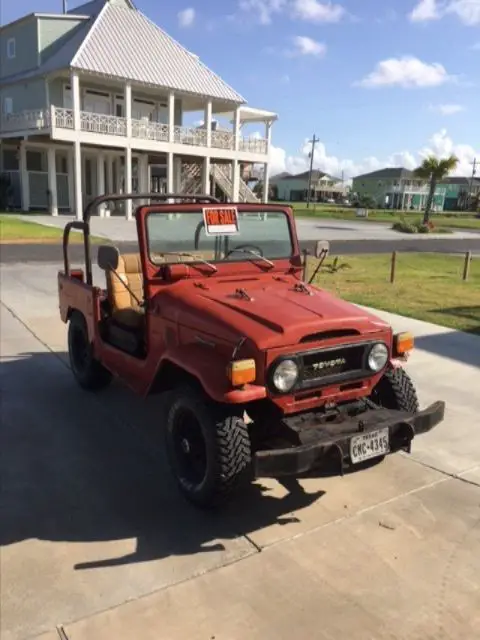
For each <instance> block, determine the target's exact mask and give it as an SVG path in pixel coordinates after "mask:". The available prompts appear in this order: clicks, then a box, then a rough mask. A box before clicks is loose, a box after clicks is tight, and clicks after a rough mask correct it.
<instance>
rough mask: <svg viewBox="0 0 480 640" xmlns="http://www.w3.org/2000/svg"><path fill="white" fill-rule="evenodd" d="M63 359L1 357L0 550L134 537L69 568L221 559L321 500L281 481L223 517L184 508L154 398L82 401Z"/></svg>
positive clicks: (117, 391)
mask: <svg viewBox="0 0 480 640" xmlns="http://www.w3.org/2000/svg"><path fill="white" fill-rule="evenodd" d="M64 356H65V354H56V355H54V354H50V353H27V354H22V355H21V356H18V357H16V358H17V359H8V358H3V359H2V360H3V361H2V367H1V374H0V379H1V387H2V426H1V429H0V451H1V456H2V492H1V504H0V545H2V546H5V545H11V544H14V543H18V542H21V541H24V540H28V539H32V538H36V539H39V540H45V541H59V542H85V543H88V542H98V541H120V540H128V539H132V538H136V540H137V542H136V550H135V552H134V553H128V554H126V555H122V556H121V557H116V558H115V557H113V558H104V559H95V560H93V561H92V557H91V555H87V556H86V557H85V562H77V563H75V566H74V568H75V569H77V570H84V569H89V568H90V569H93V568H98V567H106V566H118V565H125V564H132V563H140V562H148V561H151V560H158V559H160V558H165V557H168V556H175V555H189V554H195V553H199V552H205V551H206V552H210V551H222V550H223V549H225V545H224V542H226V541H228V540H235V539H238V538H239V537H240V536H244V535H248V534H249V533H251V532H253V531H256V530H258V529H261V528H263V527H267V526H270V525H272V524H274V523H279V524H285V523H287V522H291V521H292V519H293V520H295V518H296V516H292V513H295V512H298V511H299V510H301V509H303V508H305V507H307V506H309V505H311V504H312V503H313V502H315V501H316V500H317V499H318V498H320V497H321V496H322V495H323V494H324V492H323V491H316V492H314V493H307V492H305V491H304V490H303V489H302V487H301V485H300V484H299V483H298V482H295V481H293V482H292V481H290V482H288V481H287V482H285V486H286V487H288V492H287V493H286V495H284V496H283V497H275V496H273V495H271V494H270V493H268V492H266V489H265V487H263V486H262V485H261V484H257V483H256V484H253V485H252V486H251V487H249V488H248V490H247V491H246V493H245V494H244V495H241V496H239V497H238V498H237V499H236V500H235V502H233V503H232V504H230V505H228V507H227V508H226V509H225V510H224V511H220V512H213V513H209V512H203V511H201V510H199V509H196V508H195V507H193V506H191V505H190V504H188V503H187V502H186V501H185V500H184V499H183V497H182V496H181V495H180V494H179V492H178V490H177V488H176V485H175V483H174V481H173V480H172V478H171V476H170V473H169V470H168V468H167V465H166V459H165V454H164V450H163V443H162V438H161V437H160V436H161V406H160V402H159V399H158V397H152V398H149V399H147V400H146V401H143V400H142V399H140V398H138V397H136V396H134V395H133V393H131V392H130V391H129V390H128V389H125V388H124V387H121V386H120V385H117V384H113V385H112V386H111V388H109V389H108V390H106V391H104V392H101V393H99V394H91V393H88V392H86V391H82V390H81V389H79V388H78V387H77V385H76V383H75V382H74V380H73V376H72V375H71V372H70V371H69V369H68V368H67V367H66V365H65V363H64V362H63V361H61V360H60V357H64ZM127 548H128V545H127ZM82 550H83V548H82V549H81V550H80V556H81V554H82ZM117 552H118V547H117ZM85 553H86V554H88V553H89V550H88V548H87V547H85ZM90 554H91V552H90ZM76 555H77V559H78V552H77V554H76ZM67 558H68V556H67Z"/></svg>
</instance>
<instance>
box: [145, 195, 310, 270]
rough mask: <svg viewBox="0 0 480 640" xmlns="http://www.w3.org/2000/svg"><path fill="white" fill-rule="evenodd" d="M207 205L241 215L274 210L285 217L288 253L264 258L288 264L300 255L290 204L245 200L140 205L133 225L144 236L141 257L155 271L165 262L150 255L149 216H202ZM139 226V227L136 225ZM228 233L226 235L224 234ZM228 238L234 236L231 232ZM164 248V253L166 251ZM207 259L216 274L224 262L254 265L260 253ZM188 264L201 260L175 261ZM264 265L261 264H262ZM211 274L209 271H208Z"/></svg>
mask: <svg viewBox="0 0 480 640" xmlns="http://www.w3.org/2000/svg"><path fill="white" fill-rule="evenodd" d="M206 206H208V208H219V209H222V208H230V207H234V208H236V209H237V212H238V214H239V215H241V214H245V213H247V214H248V213H250V214H255V213H276V214H282V215H284V216H285V218H286V223H287V229H288V236H289V240H290V254H289V255H284V256H277V257H270V256H268V258H267V259H268V260H269V261H271V262H273V263H274V264H276V263H278V262H282V263H285V261H288V262H290V263H292V261H294V259H295V258H298V256H299V255H300V249H299V245H298V238H297V235H296V229H295V225H294V223H293V212H292V209H291V207H288V206H285V205H282V204H280V203H279V204H278V205H277V204H247V203H245V204H244V203H232V204H230V203H218V204H217V203H215V204H210V203H209V204H208V205H205V204H203V203H191V204H190V203H189V204H183V203H182V204H178V203H162V204H155V205H150V206H143V207H140V208H139V209H138V211H137V214H140V215H137V224H138V225H139V228H138V231H139V240H140V238H141V237H142V236H143V238H144V253H145V256H146V258H147V260H148V262H149V264H150V265H151V266H152V267H153V268H154V269H155V270H156V271H158V270H159V269H160V268H161V267H162V266H163V265H164V264H165V263H159V262H157V261H155V260H154V259H153V258H152V255H151V253H152V252H151V244H150V237H149V225H148V218H149V217H150V216H153V215H158V214H168V213H184V214H197V215H198V214H200V215H202V216H203V209H204V208H205V207H206ZM140 227H142V228H140ZM227 236H228V234H227ZM219 237H221V238H224V237H225V236H224V235H223V234H222V235H219ZM232 237H235V236H233V235H232ZM201 250H202V249H201V247H199V249H198V251H201ZM194 251H195V249H192V250H191V252H194ZM167 253H168V251H165V254H167ZM171 253H182V252H181V251H178V252H177V251H172V252H171ZM185 253H189V252H188V251H186V252H185ZM208 262H211V264H212V265H215V266H216V267H217V273H218V270H219V269H220V270H223V269H222V268H221V267H223V266H224V265H226V266H228V265H230V266H236V267H238V265H239V264H249V263H252V262H254V263H256V264H260V263H263V262H264V260H263V259H262V257H261V256H259V258H258V260H257V259H256V258H255V256H254V255H253V254H252V255H248V254H241V253H239V257H238V259H235V258H232V259H228V260H215V259H213V260H209V261H208ZM192 263H196V264H201V263H202V260H200V259H199V260H188V261H187V260H186V261H179V262H178V264H186V265H188V264H192ZM264 266H265V265H264ZM211 275H213V273H212V274H211Z"/></svg>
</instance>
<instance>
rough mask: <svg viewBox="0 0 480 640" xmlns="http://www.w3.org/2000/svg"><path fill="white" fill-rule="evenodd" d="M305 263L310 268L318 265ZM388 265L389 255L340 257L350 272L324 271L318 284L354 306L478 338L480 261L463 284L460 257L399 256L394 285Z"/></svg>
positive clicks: (479, 333)
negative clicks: (354, 304) (417, 320)
mask: <svg viewBox="0 0 480 640" xmlns="http://www.w3.org/2000/svg"><path fill="white" fill-rule="evenodd" d="M309 260H310V263H311V264H310V265H309V267H310V268H314V266H315V264H317V262H316V260H315V259H314V258H311V259H309ZM390 260H391V256H390V255H387V254H380V255H366V256H363V255H362V256H359V255H355V256H345V257H343V256H342V257H340V258H339V263H340V264H341V263H346V264H348V265H349V266H350V267H351V268H349V269H344V270H341V271H338V272H337V273H326V272H323V271H322V272H321V273H320V274H319V276H318V277H317V279H316V284H317V286H320V287H323V288H325V289H328V290H329V291H332V292H334V293H336V294H337V295H338V296H340V297H342V298H345V299H346V300H350V301H351V302H355V303H357V304H362V305H365V306H369V307H375V308H377V309H383V310H384V311H391V312H392V313H398V314H400V315H403V316H407V317H411V318H418V319H420V320H426V321H427V322H434V323H436V324H440V325H444V326H447V327H451V328H452V329H458V330H460V331H466V332H469V333H474V334H477V335H480V258H474V259H473V260H472V262H471V266H470V276H469V279H468V280H467V281H466V282H464V281H463V280H462V273H463V264H464V257H463V256H461V255H459V256H450V255H440V254H425V253H399V254H397V265H396V278H395V283H394V284H391V283H390ZM332 261H333V258H330V257H329V258H327V260H326V264H331V263H332ZM311 273H312V272H311Z"/></svg>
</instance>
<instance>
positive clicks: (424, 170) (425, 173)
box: [414, 155, 458, 224]
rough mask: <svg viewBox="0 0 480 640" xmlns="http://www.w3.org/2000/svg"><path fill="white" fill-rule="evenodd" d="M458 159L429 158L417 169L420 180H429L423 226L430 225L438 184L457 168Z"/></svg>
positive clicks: (452, 157)
mask: <svg viewBox="0 0 480 640" xmlns="http://www.w3.org/2000/svg"><path fill="white" fill-rule="evenodd" d="M457 165H458V158H457V156H454V155H451V156H449V157H448V158H443V159H441V158H436V157H435V156H428V157H427V158H425V160H424V161H423V162H422V164H421V165H420V166H419V167H417V169H415V171H414V173H415V175H416V176H418V177H419V178H423V179H424V180H428V181H429V183H430V189H429V192H428V198H427V204H426V205H425V214H424V216H423V224H428V222H429V220H430V212H431V210H432V204H433V198H434V196H435V189H436V188H437V184H438V182H441V181H442V180H443V179H444V178H446V177H447V176H448V174H449V173H450V172H451V171H453V170H454V169H456V168H457Z"/></svg>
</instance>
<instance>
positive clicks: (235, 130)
mask: <svg viewBox="0 0 480 640" xmlns="http://www.w3.org/2000/svg"><path fill="white" fill-rule="evenodd" d="M240 109H241V107H237V108H236V109H235V114H234V118H233V135H234V136H235V144H234V149H235V151H238V150H239V148H240Z"/></svg>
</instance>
